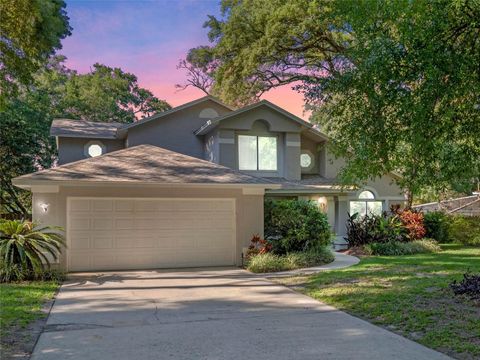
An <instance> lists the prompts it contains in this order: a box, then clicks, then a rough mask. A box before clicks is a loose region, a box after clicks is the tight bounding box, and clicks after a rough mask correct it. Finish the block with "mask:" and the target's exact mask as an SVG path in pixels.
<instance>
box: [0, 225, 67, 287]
mask: <svg viewBox="0 0 480 360" xmlns="http://www.w3.org/2000/svg"><path fill="white" fill-rule="evenodd" d="M60 230H61V229H59V228H56V227H48V226H39V225H38V224H36V223H32V222H30V221H21V220H6V221H2V222H0V261H1V264H0V281H3V282H6V281H16V280H33V279H39V278H40V279H42V278H46V277H49V276H50V275H49V274H53V272H51V269H50V260H49V258H48V256H51V258H52V259H54V260H57V259H58V256H59V254H60V249H61V246H63V245H64V244H65V243H64V238H63V236H62V235H61V234H60V233H59V231H60Z"/></svg>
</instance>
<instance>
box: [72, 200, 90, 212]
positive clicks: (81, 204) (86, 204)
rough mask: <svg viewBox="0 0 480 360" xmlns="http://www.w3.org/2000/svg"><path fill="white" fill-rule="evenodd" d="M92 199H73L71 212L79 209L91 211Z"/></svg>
mask: <svg viewBox="0 0 480 360" xmlns="http://www.w3.org/2000/svg"><path fill="white" fill-rule="evenodd" d="M90 203H91V201H90V200H82V199H76V200H75V201H74V202H73V201H72V202H71V204H70V211H71V212H78V211H90Z"/></svg>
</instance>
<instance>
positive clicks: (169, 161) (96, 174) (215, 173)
mask: <svg viewBox="0 0 480 360" xmlns="http://www.w3.org/2000/svg"><path fill="white" fill-rule="evenodd" d="M52 181H53V182H121V183H152V184H159V183H163V184H250V185H266V186H264V187H265V188H275V187H279V186H278V185H277V184H275V183H273V182H272V181H270V180H267V179H261V178H257V177H254V176H250V175H247V174H243V173H240V172H238V171H235V170H232V169H230V168H227V167H225V166H221V165H218V164H214V163H212V162H210V161H206V160H201V159H197V158H194V157H191V156H187V155H183V154H179V153H177V152H174V151H170V150H166V149H163V148H160V147H157V146H153V145H139V146H134V147H131V148H126V149H122V150H118V151H114V152H110V153H107V154H105V155H101V156H98V157H94V158H88V159H84V160H80V161H76V162H72V163H69V164H65V165H62V166H59V167H56V168H51V169H48V170H43V171H39V172H36V173H32V174H28V175H23V176H19V177H17V178H15V179H14V184H15V185H30V184H35V183H42V182H52Z"/></svg>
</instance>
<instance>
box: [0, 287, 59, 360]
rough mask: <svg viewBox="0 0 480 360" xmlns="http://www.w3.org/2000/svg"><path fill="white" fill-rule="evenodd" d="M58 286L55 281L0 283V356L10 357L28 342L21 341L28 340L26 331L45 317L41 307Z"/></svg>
mask: <svg viewBox="0 0 480 360" xmlns="http://www.w3.org/2000/svg"><path fill="white" fill-rule="evenodd" d="M58 287H59V284H58V283H57V282H54V281H44V282H41V281H38V282H23V283H12V284H0V339H1V352H0V354H2V355H3V356H7V354H8V355H11V352H12V351H15V350H16V349H15V348H21V347H22V346H21V345H22V342H23V341H24V340H25V342H28V341H31V339H23V337H28V332H27V333H25V328H26V327H27V326H28V325H29V324H31V323H32V322H34V321H35V320H37V319H39V318H42V317H44V316H45V314H44V313H42V311H41V309H42V306H43V304H44V303H45V301H47V300H50V299H52V298H53V296H54V295H55V292H56V291H57V289H58ZM19 337H20V338H19ZM0 357H2V356H0Z"/></svg>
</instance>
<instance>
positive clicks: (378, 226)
mask: <svg viewBox="0 0 480 360" xmlns="http://www.w3.org/2000/svg"><path fill="white" fill-rule="evenodd" d="M407 235H408V233H407V229H406V228H405V227H404V226H403V223H402V221H401V219H400V218H399V217H398V215H396V214H394V215H391V216H388V215H386V214H383V215H374V214H369V215H366V216H359V214H353V215H352V216H349V218H348V221H347V236H346V237H345V240H346V241H347V243H348V246H349V247H354V246H362V245H366V244H371V243H386V242H391V241H407V240H408V236H407Z"/></svg>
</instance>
